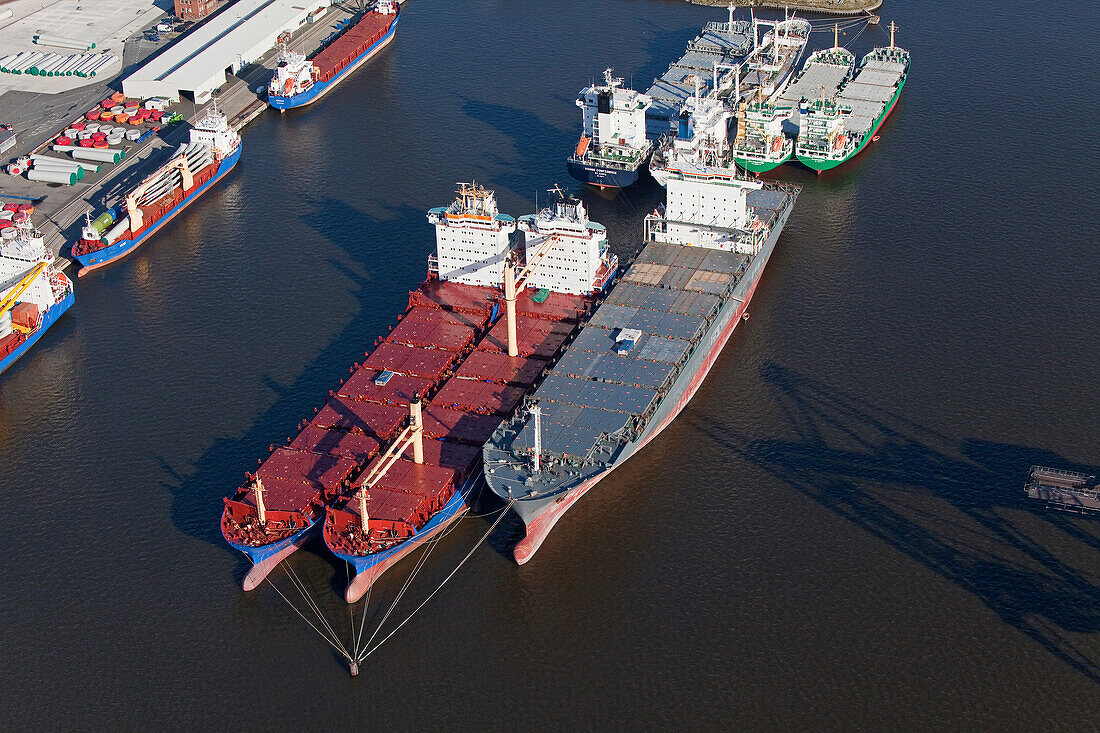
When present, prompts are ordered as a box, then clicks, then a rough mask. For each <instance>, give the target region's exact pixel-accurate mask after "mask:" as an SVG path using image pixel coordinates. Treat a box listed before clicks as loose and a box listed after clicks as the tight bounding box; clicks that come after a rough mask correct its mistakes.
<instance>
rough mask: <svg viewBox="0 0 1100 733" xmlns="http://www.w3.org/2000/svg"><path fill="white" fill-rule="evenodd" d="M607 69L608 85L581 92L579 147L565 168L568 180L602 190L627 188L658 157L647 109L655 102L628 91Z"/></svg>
mask: <svg viewBox="0 0 1100 733" xmlns="http://www.w3.org/2000/svg"><path fill="white" fill-rule="evenodd" d="M611 71H612V70H611V69H605V70H604V83H603V84H591V85H589V86H587V87H585V88H584V89H582V90H581V93H580V97H578V98H577V106H578V107H580V108H581V112H582V120H583V128H582V131H581V139H580V141H578V142H577V148H576V150H574V151H573V154H572V155H570V156H569V158H568V160H567V161H566V165H567V167H568V168H569V175H571V176H573V177H574V178H576V179H577V180H578V181H581V182H582V183H588V184H591V185H593V186H598V187H600V188H626V187H627V186H629V185H631V184H633V183H635V182H637V180H638V176H639V174H640V172H641V170H642V166H644V165H645V164H646V163H647V162H648V161H649V155H650V153H652V152H653V142H652V141H651V140H649V139H648V138H647V137H646V121H645V115H646V110H647V109H649V106H650V105H651V104H652V102H653V100H651V99H650V98H649V97H647V96H646V95H644V94H639V93H638V92H636V91H634V90H633V89H630V88H628V87H624V86H623V80H622V79H618V78H615V77H614V76H612V73H611Z"/></svg>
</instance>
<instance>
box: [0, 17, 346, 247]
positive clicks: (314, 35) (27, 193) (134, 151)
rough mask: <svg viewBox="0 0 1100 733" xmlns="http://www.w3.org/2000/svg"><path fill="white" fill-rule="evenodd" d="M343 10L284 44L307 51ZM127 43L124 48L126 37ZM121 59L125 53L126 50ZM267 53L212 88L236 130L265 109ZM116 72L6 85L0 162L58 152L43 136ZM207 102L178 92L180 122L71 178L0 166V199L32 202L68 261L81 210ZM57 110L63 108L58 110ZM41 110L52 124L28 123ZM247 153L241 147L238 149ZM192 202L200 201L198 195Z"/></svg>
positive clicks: (108, 199)
mask: <svg viewBox="0 0 1100 733" xmlns="http://www.w3.org/2000/svg"><path fill="white" fill-rule="evenodd" d="M350 15H351V14H350V13H348V12H345V11H343V10H340V9H338V8H336V7H335V6H333V8H332V10H331V11H330V12H329V13H327V14H326V16H325V18H324V21H322V22H318V23H314V24H309V25H305V26H303V27H302V28H301V29H299V30H298V31H297V32H296V33H295V34H294V36H293V37H292V39H291V42H290V48H291V50H294V51H297V52H299V53H307V54H308V53H311V52H312V51H314V50H315V49H316V48H317V47H318V46H319V45H320V43H321V41H322V40H323V39H324V38H325V37H326V36H327V35H329V34H330V33H332V32H333V25H334V24H335V23H336V22H337V21H339V20H341V19H343V18H347V17H349V16H350ZM127 43H128V45H127V50H128V56H129V50H130V43H131V42H130V41H128V42H127ZM133 43H138V41H133ZM142 43H144V42H142ZM126 61H130V58H127V59H126ZM275 61H276V52H275V50H274V49H272V50H271V51H269V52H267V53H266V54H264V56H263V57H262V58H261V59H260V60H259V61H258V62H257V63H255V64H252V65H250V66H248V67H246V68H245V69H243V70H242V71H241V73H240V74H239V75H235V76H231V77H229V81H228V82H227V83H226V84H225V86H223V87H222V88H221V89H220V90H219V94H218V109H219V110H221V111H222V112H224V113H225V114H226V116H227V117H228V118H229V121H230V124H232V125H233V127H234V128H236V129H237V130H238V131H239V130H240V129H241V128H243V127H244V126H245V125H247V124H248V123H249V122H251V121H252V120H254V119H256V118H257V117H259V116H260V115H261V114H263V112H264V111H265V110H266V109H267V107H268V105H267V101H266V95H263V94H260V93H259V89H260V88H261V87H264V86H266V84H267V83H268V81H269V80H270V78H271V73H272V69H273V68H274V65H275ZM123 77H124V74H123V75H120V76H118V77H116V78H115V79H113V80H111V81H110V82H108V83H95V84H91V85H86V86H84V87H81V88H80V89H76V90H72V91H71V92H67V93H64V94H62V95H51V94H30V93H27V92H8V93H7V94H5V95H3V96H2V97H0V119H3V120H4V121H10V122H13V123H14V124H15V128H16V134H17V135H18V140H19V143H18V145H17V146H16V147H15V148H14V149H12V150H10V151H7V152H6V153H5V158H4V159H3V160H2V161H0V162H2V163H4V164H6V163H8V162H9V160H11V159H14V158H17V157H19V156H20V155H25V154H29V153H31V152H44V153H49V154H54V155H57V157H65V156H63V155H62V154H61V153H52V152H51V151H50V150H49V144H50V142H51V141H52V140H53V139H54V138H55V137H56V136H57V135H58V134H59V133H60V132H61V131H62V130H64V129H65V128H66V127H68V126H69V124H70V123H72V122H74V121H76V120H77V119H79V118H80V116H81V115H83V113H84V112H86V111H87V110H89V109H91V108H92V107H94V106H95V105H96V103H97V102H99V101H100V100H101V99H105V98H106V97H108V96H110V95H111V94H112V93H113V92H115V91H117V89H118V88H119V87H120V86H121V79H122V78H123ZM13 95H15V96H13ZM207 107H209V105H208V104H207V105H201V106H196V105H195V104H194V103H192V102H189V101H186V100H184V101H182V102H180V103H178V104H174V105H172V108H171V110H172V111H174V112H177V113H179V114H181V115H182V116H183V117H184V119H185V120H186V122H187V124H178V125H172V126H164V127H162V128H161V130H160V131H159V132H157V133H154V134H153V135H150V136H149V137H148V138H147V139H145V140H144V141H142V142H141V143H135V142H130V141H126V142H125V143H124V144H123V147H124V148H125V150H126V160H124V161H122V162H121V163H119V164H117V165H104V166H102V170H101V171H100V172H99V173H95V174H89V175H87V176H85V178H84V180H82V181H79V182H78V183H76V184H75V185H72V186H65V185H62V184H48V183H42V182H38V181H31V180H28V179H27V178H26V177H25V176H8V175H7V174H4V173H0V176H3V178H2V179H0V180H2V181H3V193H2V194H0V199H4V198H5V197H13V199H14V197H19V198H20V199H27V200H32V201H33V202H34V205H35V213H34V217H33V221H34V223H35V225H36V226H37V227H38V228H39V229H40V230H41V231H42V233H43V234H44V235H45V238H46V243H47V245H48V246H49V247H50V249H51V251H52V252H54V254H55V255H58V258H59V260H58V264H59V265H63V266H67V265H68V264H69V262H68V260H67V259H65V258H63V257H62V254H63V253H64V254H67V253H68V249H69V246H70V245H71V243H72V242H73V241H75V239H76V238H77V237H79V235H80V229H81V227H82V226H83V223H84V216H85V214H92V215H93V216H94V215H95V214H97V213H99V212H101V211H103V209H105V208H106V207H107V206H109V205H112V204H114V203H115V202H116V201H118V200H119V199H121V198H122V197H123V196H125V194H126V193H127V192H128V191H130V190H131V189H132V188H133V187H134V186H136V185H137V184H138V183H140V182H141V180H142V179H143V178H144V177H145V176H147V175H148V174H149V173H152V172H153V171H154V170H155V169H156V168H157V167H159V166H160V165H162V164H163V163H164V162H165V160H166V156H167V155H168V154H169V152H170V151H171V150H174V149H176V148H178V147H179V145H180V144H182V143H183V142H185V141H186V140H187V138H188V136H189V132H188V131H189V129H190V127H191V124H190V123H193V122H194V121H196V120H197V119H198V118H199V117H200V116H201V115H202V114H203V113H204V111H205V110H206V109H207ZM59 111H62V112H63V114H58V112H59ZM45 116H48V117H50V118H51V122H52V124H49V125H44V124H41V123H39V124H37V125H36V124H34V122H33V121H35V120H41V119H42V118H43V117H45ZM247 154H248V153H247V152H246V153H245V155H247ZM197 205H199V206H201V205H202V203H201V202H200V203H199V204H197Z"/></svg>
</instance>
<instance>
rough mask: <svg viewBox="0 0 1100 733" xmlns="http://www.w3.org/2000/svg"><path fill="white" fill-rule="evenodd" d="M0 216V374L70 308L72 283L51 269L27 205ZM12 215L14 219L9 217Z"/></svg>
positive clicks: (31, 209) (50, 257)
mask: <svg viewBox="0 0 1100 733" xmlns="http://www.w3.org/2000/svg"><path fill="white" fill-rule="evenodd" d="M9 206H12V207H14V210H13V209H11V208H9V209H5V211H4V212H3V213H4V214H5V216H2V217H0V374H2V373H3V372H4V371H5V370H6V369H7V368H8V367H10V366H11V365H12V364H14V363H15V362H16V360H17V359H19V357H21V356H22V355H23V354H25V353H26V352H27V351H28V350H29V349H30V348H31V347H32V346H34V344H35V342H37V341H38V339H40V338H41V337H42V334H44V333H46V331H47V330H48V329H49V327H50V326H52V325H53V324H54V323H55V322H56V321H57V319H58V318H60V317H61V314H63V313H64V312H65V311H67V310H68V309H69V307H70V306H72V304H73V300H74V296H73V284H72V282H71V281H70V280H69V278H67V277H66V276H65V273H63V272H61V271H60V270H57V269H55V268H54V266H53V259H54V258H53V254H52V253H51V252H50V251H49V250H48V249H47V248H46V244H45V239H44V238H43V236H42V232H40V231H38V230H37V229H35V228H34V227H33V225H32V224H31V222H30V214H31V213H33V211H34V209H33V207H32V206H30V205H29V204H23V205H21V206H16V205H14V204H10V205H9ZM8 214H14V216H8Z"/></svg>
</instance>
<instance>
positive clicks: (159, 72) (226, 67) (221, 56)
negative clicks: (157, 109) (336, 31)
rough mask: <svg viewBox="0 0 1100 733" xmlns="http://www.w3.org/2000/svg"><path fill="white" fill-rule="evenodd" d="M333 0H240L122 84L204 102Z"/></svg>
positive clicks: (144, 93)
mask: <svg viewBox="0 0 1100 733" xmlns="http://www.w3.org/2000/svg"><path fill="white" fill-rule="evenodd" d="M330 4H331V3H330V0H237V2H235V3H234V4H233V5H231V6H229V7H228V8H226V9H225V10H224V11H222V12H221V13H220V14H218V15H216V16H214V17H212V18H210V19H209V20H208V21H207V22H205V23H203V24H202V25H201V26H199V27H197V28H195V29H194V30H193V31H191V32H190V33H188V34H187V35H186V36H184V37H183V38H181V39H179V41H178V42H177V43H176V44H175V45H174V46H172V47H171V48H168V49H167V50H165V51H164V52H163V53H161V54H160V55H158V56H156V57H155V58H153V59H151V60H149V61H148V62H146V63H145V64H144V65H143V66H142V67H141V68H140V69H138V70H137V71H135V72H134V73H132V74H130V76H128V77H126V79H125V80H123V82H122V91H123V93H125V94H126V96H127V97H135V98H140V99H149V98H150V97H166V98H168V99H172V100H176V99H180V98H181V97H183V98H187V99H192V100H194V101H195V102H197V103H199V104H202V103H204V102H206V101H208V100H209V99H210V96H211V94H212V93H213V91H214V90H215V89H217V88H218V87H220V86H222V85H223V84H225V82H226V80H227V75H229V74H236V73H238V72H239V71H240V70H241V69H242V68H244V67H245V66H247V65H248V64H250V63H252V62H253V61H255V60H257V59H258V58H260V57H261V56H263V55H264V54H265V53H266V52H267V51H268V50H269V49H270V48H271V47H272V46H274V45H275V39H276V38H278V37H279V34H280V33H282V32H283V31H293V30H295V29H297V28H299V27H300V26H303V25H305V24H306V23H307V22H310V20H311V19H312V18H314V17H316V16H317V15H319V14H321V13H323V12H324V10H325V9H326V8H328V6H329V5H330Z"/></svg>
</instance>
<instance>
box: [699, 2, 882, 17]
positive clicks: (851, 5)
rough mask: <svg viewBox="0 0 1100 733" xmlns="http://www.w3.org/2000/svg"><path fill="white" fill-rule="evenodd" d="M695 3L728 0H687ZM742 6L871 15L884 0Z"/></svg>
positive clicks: (704, 3) (705, 3) (706, 3)
mask: <svg viewBox="0 0 1100 733" xmlns="http://www.w3.org/2000/svg"><path fill="white" fill-rule="evenodd" d="M687 1H688V2H689V3H691V4H693V5H716V6H722V7H726V6H727V5H729V3H728V2H727V1H726V0H687ZM738 5H739V6H741V7H750V8H774V9H776V10H801V11H803V12H807V13H825V14H827V15H870V14H871V12H872V11H875V10H878V9H879V8H880V7H882V0H796V1H795V2H784V0H747V1H746V2H742V3H738Z"/></svg>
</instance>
